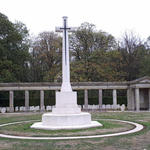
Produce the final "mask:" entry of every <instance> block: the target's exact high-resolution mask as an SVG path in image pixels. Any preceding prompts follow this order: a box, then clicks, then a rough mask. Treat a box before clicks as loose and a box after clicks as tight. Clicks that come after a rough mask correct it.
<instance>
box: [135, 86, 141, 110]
mask: <svg viewBox="0 0 150 150" xmlns="http://www.w3.org/2000/svg"><path fill="white" fill-rule="evenodd" d="M135 101H136V111H139V110H140V94H139V88H136V89H135Z"/></svg>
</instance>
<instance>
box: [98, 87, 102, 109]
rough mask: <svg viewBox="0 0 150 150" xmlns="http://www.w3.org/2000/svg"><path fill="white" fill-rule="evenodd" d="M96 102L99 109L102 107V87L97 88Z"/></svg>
mask: <svg viewBox="0 0 150 150" xmlns="http://www.w3.org/2000/svg"><path fill="white" fill-rule="evenodd" d="M98 94H99V95H98V104H99V108H100V109H101V108H102V104H103V101H102V99H103V95H102V89H99V93H98Z"/></svg>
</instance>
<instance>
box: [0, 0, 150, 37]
mask: <svg viewBox="0 0 150 150" xmlns="http://www.w3.org/2000/svg"><path fill="white" fill-rule="evenodd" d="M0 12H1V13H3V14H5V15H6V16H8V18H9V19H10V20H11V21H13V22H14V21H15V20H18V21H21V22H23V23H25V24H26V26H27V28H28V29H29V30H30V34H34V35H37V34H38V33H39V32H42V31H54V30H55V26H61V25H62V16H68V24H69V26H73V27H78V26H80V25H81V23H83V22H89V23H93V24H95V25H96V28H97V30H103V31H105V32H108V33H110V34H112V35H113V36H115V37H116V38H118V37H120V36H121V35H122V34H123V33H124V32H125V31H127V30H132V31H134V32H136V33H137V34H138V35H139V36H141V37H142V38H145V39H146V38H147V37H148V36H150V0H0Z"/></svg>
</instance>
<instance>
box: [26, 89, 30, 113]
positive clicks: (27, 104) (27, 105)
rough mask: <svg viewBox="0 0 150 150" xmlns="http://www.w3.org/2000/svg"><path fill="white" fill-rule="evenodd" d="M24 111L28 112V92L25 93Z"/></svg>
mask: <svg viewBox="0 0 150 150" xmlns="http://www.w3.org/2000/svg"><path fill="white" fill-rule="evenodd" d="M25 111H29V91H25Z"/></svg>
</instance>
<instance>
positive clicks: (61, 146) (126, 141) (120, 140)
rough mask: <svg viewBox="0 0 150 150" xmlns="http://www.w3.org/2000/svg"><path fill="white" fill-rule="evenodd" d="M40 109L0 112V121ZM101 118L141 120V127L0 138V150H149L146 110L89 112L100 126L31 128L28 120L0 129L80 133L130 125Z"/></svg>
mask: <svg viewBox="0 0 150 150" xmlns="http://www.w3.org/2000/svg"><path fill="white" fill-rule="evenodd" d="M41 115H42V114H40V113H16V114H0V124H3V123H9V122H16V121H25V120H41ZM101 119H119V120H129V121H133V122H137V123H141V124H143V125H144V126H145V128H144V130H142V131H140V132H138V133H134V134H129V135H124V136H117V137H107V138H95V139H82V140H81V139H80V140H17V139H6V138H0V150H69V149H70V150H144V149H145V150H150V112H139V113H136V112H92V120H98V121H100V122H101V123H102V124H103V127H99V128H91V129H82V130H69V131H66V130H61V131H45V130H35V129H31V128H30V125H31V124H32V122H30V123H22V124H16V125H10V126H5V127H1V128H0V133H5V134H11V135H21V136H80V135H96V134H104V133H114V132H120V131H125V130H128V129H131V128H133V126H132V125H129V124H124V123H119V122H113V121H106V120H101Z"/></svg>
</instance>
